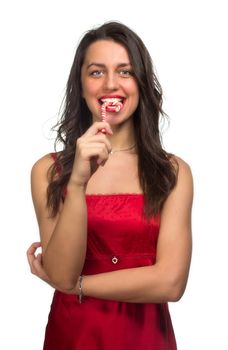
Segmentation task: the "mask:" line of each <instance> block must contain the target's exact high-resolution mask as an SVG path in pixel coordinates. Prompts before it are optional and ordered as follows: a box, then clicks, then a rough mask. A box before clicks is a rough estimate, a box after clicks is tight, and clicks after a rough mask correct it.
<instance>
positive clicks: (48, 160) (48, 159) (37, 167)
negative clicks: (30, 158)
mask: <svg viewBox="0 0 228 350" xmlns="http://www.w3.org/2000/svg"><path fill="white" fill-rule="evenodd" d="M53 163H54V159H53V157H52V156H51V154H46V155H45V156H43V157H42V158H40V159H38V160H37V161H36V162H35V163H34V165H33V166H32V170H31V176H32V178H33V177H37V176H38V177H39V176H43V177H46V178H47V174H48V170H49V169H50V167H51V165H52V164H53Z"/></svg>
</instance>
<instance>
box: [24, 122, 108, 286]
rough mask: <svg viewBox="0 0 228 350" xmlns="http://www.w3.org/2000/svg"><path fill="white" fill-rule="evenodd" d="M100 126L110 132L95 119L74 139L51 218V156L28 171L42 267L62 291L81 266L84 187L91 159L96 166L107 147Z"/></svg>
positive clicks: (72, 283)
mask: <svg viewBox="0 0 228 350" xmlns="http://www.w3.org/2000/svg"><path fill="white" fill-rule="evenodd" d="M103 128H105V129H106V132H107V133H108V134H110V135H111V134H112V131H111V129H110V126H109V124H108V123H105V122H98V123H94V124H93V125H92V126H91V127H90V128H89V129H88V130H87V132H86V133H85V134H84V135H83V136H82V137H81V138H80V139H78V141H77V148H76V154H75V160H74V164H73V169H72V174H71V177H70V180H69V182H68V185H67V195H66V197H65V200H64V203H61V205H60V209H59V212H58V214H57V215H56V216H55V217H54V218H53V217H51V216H50V209H48V208H47V187H48V176H47V174H48V169H49V168H50V166H51V165H52V164H53V160H52V158H51V155H47V156H45V157H43V158H41V159H40V160H39V161H38V162H36V163H35V164H34V166H33V168H32V172H31V187H32V198H33V203H34V208H35V212H36V216H37V220H38V225H39V230H40V239H41V245H42V261H43V267H44V270H45V272H46V273H47V275H48V277H49V278H50V280H51V282H52V283H53V284H54V285H56V286H57V287H59V288H61V289H64V290H70V289H72V288H74V287H75V284H76V282H77V280H78V277H79V276H80V274H81V271H82V268H83V265H84V260H85V254H86V245H87V207H86V199H85V190H86V185H87V182H88V180H89V179H90V177H91V176H92V174H93V173H92V170H91V159H94V158H96V159H97V167H98V166H99V165H100V164H102V163H104V162H105V161H106V160H107V159H108V154H109V152H110V150H111V145H110V143H109V141H108V139H107V137H106V136H105V135H103V134H101V133H99V131H100V130H102V129H103ZM93 171H94V169H93Z"/></svg>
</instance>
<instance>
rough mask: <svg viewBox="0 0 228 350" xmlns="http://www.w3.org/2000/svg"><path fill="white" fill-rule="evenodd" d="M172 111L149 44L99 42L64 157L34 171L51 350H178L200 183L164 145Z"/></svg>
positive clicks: (76, 76) (72, 90)
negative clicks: (180, 303)
mask: <svg viewBox="0 0 228 350" xmlns="http://www.w3.org/2000/svg"><path fill="white" fill-rule="evenodd" d="M115 104H118V105H119V110H118V111H117V110H115V109H113V108H114V107H113V106H115ZM104 105H105V109H104V108H103V107H104ZM102 106H103V107H102ZM102 108H103V114H102V111H101V110H102ZM162 113H163V112H162V91H161V87H160V85H159V82H158V80H157V78H156V76H155V74H154V71H153V66H152V63H151V58H150V55H149V53H148V51H147V49H146V48H145V46H144V44H143V42H142V41H141V39H140V38H139V37H138V36H137V35H136V34H135V33H134V32H133V31H132V30H130V29H129V28H128V27H126V26H124V25H123V24H120V23H116V22H110V23H106V24H104V25H102V26H100V27H99V28H97V29H93V30H91V31H89V32H87V33H86V34H85V36H84V37H83V38H82V40H81V42H80V44H79V46H78V49H77V51H76V55H75V58H74V62H73V65H72V69H71V72H70V76H69V80H68V84H67V89H66V100H65V109H64V111H63V115H62V119H61V121H60V124H59V128H58V136H57V141H61V142H62V143H63V150H62V151H61V152H58V153H55V154H51V155H50V154H49V155H46V156H44V157H43V158H41V159H40V160H38V161H37V162H36V163H35V165H34V166H33V169H32V180H31V181H32V196H33V202H34V207H35V211H36V215H37V220H38V224H39V229H40V237H41V246H42V257H41V255H38V256H35V251H36V249H37V247H38V246H39V243H34V244H33V245H32V246H31V247H30V248H29V250H28V252H27V255H28V259H29V264H30V267H31V271H32V272H33V273H34V274H36V275H37V276H39V277H40V278H42V279H43V280H45V281H46V282H47V283H49V284H50V285H52V286H53V287H54V288H55V289H56V291H55V294H54V298H53V302H52V307H51V311H50V315H49V320H48V324H47V328H46V335H45V341H44V349H45V350H47V349H48V350H49V349H55V350H58V349H75V350H76V349H84V350H87V349H88V350H93V349H99V350H102V349H105V350H112V349H124V350H126V349H131V350H134V349H135V350H136V349H137V350H139V349H143V350H152V349H156V350H174V349H176V342H175V336H174V332H173V328H172V323H171V319H170V315H169V311H168V306H167V303H168V302H170V301H177V300H179V299H180V298H181V296H182V295H183V293H184V290H185V287H186V283H187V278H188V272H189V266H190V259H191V206H192V196H193V195H192V192H193V189H192V188H193V185H192V176H191V171H190V168H189V166H188V165H187V164H186V163H185V162H184V161H183V160H181V159H180V158H178V157H176V156H174V155H171V154H168V153H167V152H165V150H164V149H163V148H162V146H161V141H160V134H159V118H160V116H161V115H162ZM103 119H105V120H103Z"/></svg>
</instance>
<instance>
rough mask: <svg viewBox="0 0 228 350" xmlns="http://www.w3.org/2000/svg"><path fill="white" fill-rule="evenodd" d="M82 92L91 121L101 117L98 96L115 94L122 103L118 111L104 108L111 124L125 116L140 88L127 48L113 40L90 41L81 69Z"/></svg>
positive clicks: (134, 101)
mask: <svg viewBox="0 0 228 350" xmlns="http://www.w3.org/2000/svg"><path fill="white" fill-rule="evenodd" d="M81 82H82V96H83V98H84V99H85V100H86V103H87V106H88V108H89V110H90V111H91V113H92V116H93V121H101V104H102V102H101V99H105V98H112V97H113V98H117V99H119V100H121V102H122V103H123V108H122V109H121V110H120V111H119V112H111V111H109V112H107V113H106V115H107V121H108V122H109V123H110V124H111V125H117V124H120V123H122V122H124V121H126V120H128V119H129V118H130V117H131V116H132V115H133V113H134V112H135V110H136V108H137V106H138V102H139V89H138V85H137V82H136V80H135V77H134V74H133V71H132V66H131V62H130V59H129V56H128V52H127V50H126V49H125V47H124V46H122V45H121V44H119V43H116V42H115V41H112V40H98V41H96V42H94V43H92V44H91V45H90V46H89V47H88V49H87V51H86V55H85V59H84V63H83V65H82V70H81Z"/></svg>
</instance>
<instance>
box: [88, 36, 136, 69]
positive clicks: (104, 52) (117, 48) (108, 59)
mask: <svg viewBox="0 0 228 350" xmlns="http://www.w3.org/2000/svg"><path fill="white" fill-rule="evenodd" d="M91 62H97V63H103V64H120V63H130V59H129V55H128V52H127V50H126V48H125V47H124V46H123V45H121V44H119V43H117V42H115V41H113V40H97V41H95V42H94V43H92V44H90V46H89V47H88V48H87V50H86V54H85V59H84V64H90V63H91Z"/></svg>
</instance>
